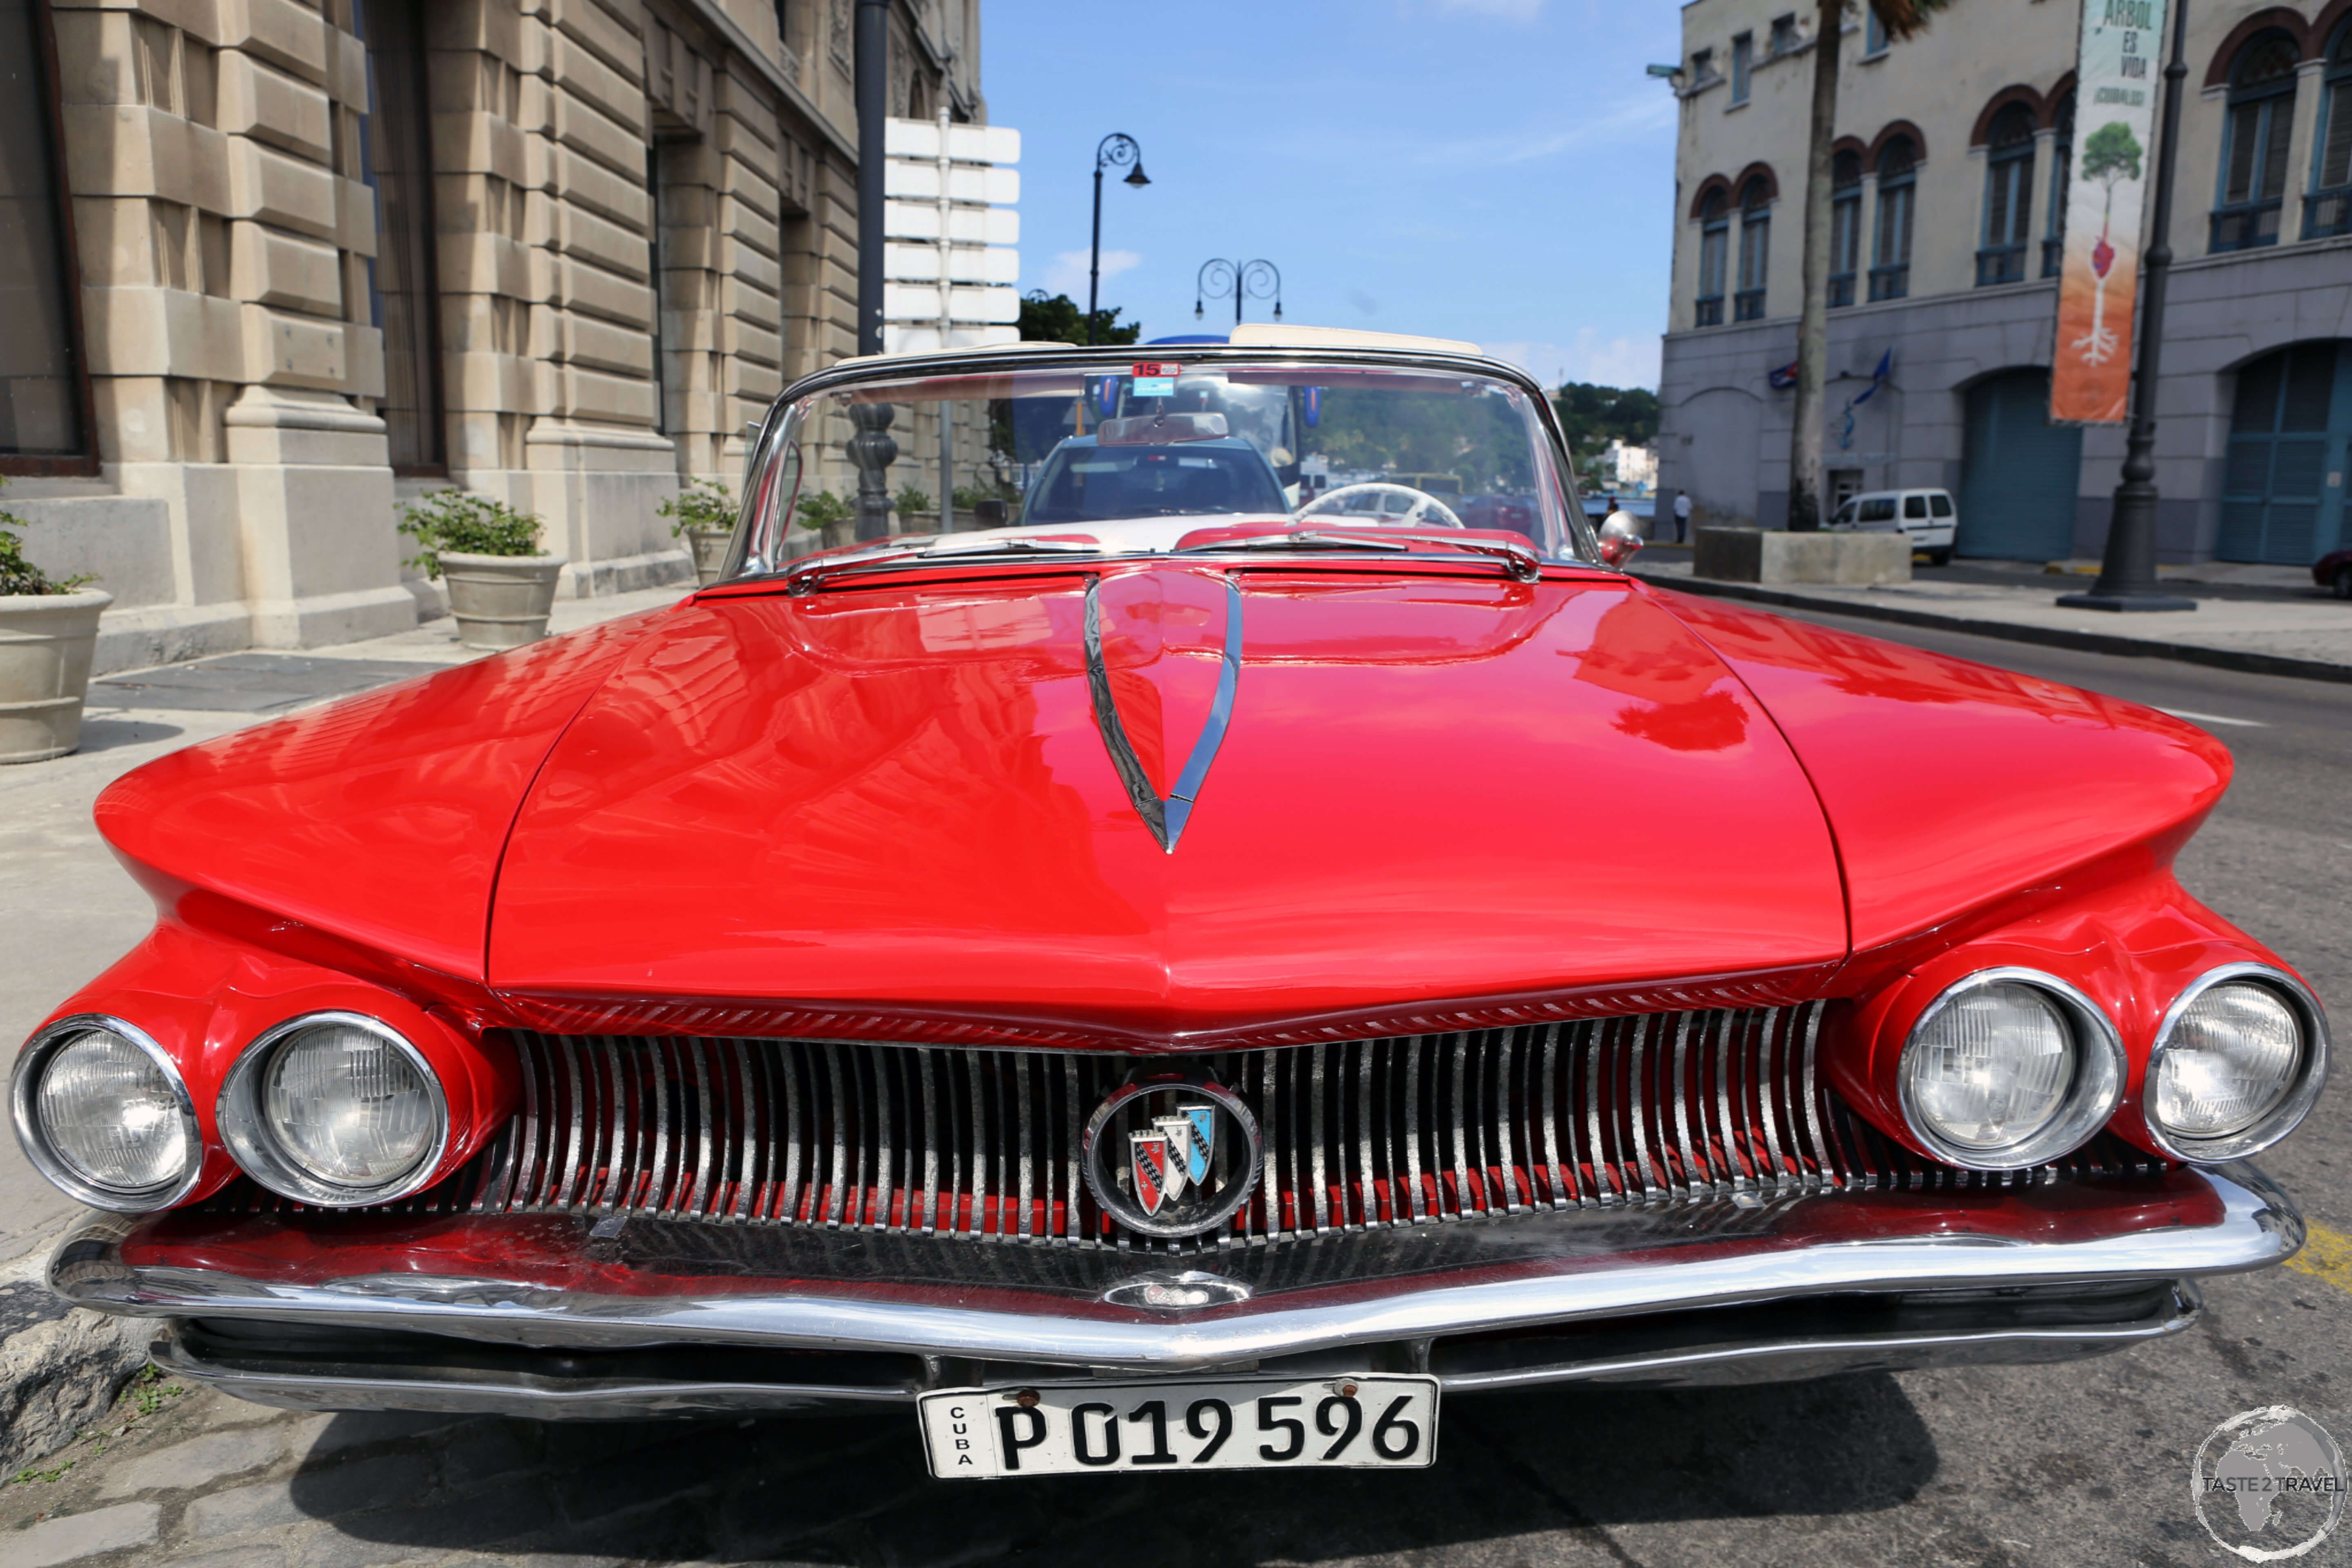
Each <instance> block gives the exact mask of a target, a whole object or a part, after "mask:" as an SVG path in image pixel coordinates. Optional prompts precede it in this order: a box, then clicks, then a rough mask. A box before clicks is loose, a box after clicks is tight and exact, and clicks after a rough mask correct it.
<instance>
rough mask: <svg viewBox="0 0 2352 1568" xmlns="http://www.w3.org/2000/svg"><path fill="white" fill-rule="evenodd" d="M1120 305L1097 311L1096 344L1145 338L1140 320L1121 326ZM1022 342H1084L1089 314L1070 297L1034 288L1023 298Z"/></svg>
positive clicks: (1126, 341) (1129, 341)
mask: <svg viewBox="0 0 2352 1568" xmlns="http://www.w3.org/2000/svg"><path fill="white" fill-rule="evenodd" d="M1118 318H1119V311H1118V307H1117V306H1113V307H1112V308H1110V309H1109V310H1097V311H1096V312H1095V342H1097V343H1131V342H1135V340H1136V339H1138V338H1139V337H1141V336H1142V335H1143V323H1142V322H1141V321H1129V322H1127V323H1125V324H1124V325H1122V324H1121V323H1120V321H1119V319H1118ZM1021 341H1022V342H1024V343H1038V342H1045V343H1083V342H1086V341H1087V313H1086V311H1084V310H1080V309H1079V308H1078V303H1077V301H1076V300H1073V299H1071V298H1070V297H1069V296H1068V295H1067V294H1048V293H1046V292H1045V290H1044V289H1031V290H1029V292H1027V293H1026V294H1024V295H1022V296H1021Z"/></svg>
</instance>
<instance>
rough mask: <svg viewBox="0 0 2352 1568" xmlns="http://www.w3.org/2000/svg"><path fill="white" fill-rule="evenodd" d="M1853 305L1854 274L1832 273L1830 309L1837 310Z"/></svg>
mask: <svg viewBox="0 0 2352 1568" xmlns="http://www.w3.org/2000/svg"><path fill="white" fill-rule="evenodd" d="M1851 304H1853V273H1851V272H1832V273H1831V274H1830V308H1831V309H1832V310H1835V309H1836V308H1837V307H1838V306H1840V305H1851Z"/></svg>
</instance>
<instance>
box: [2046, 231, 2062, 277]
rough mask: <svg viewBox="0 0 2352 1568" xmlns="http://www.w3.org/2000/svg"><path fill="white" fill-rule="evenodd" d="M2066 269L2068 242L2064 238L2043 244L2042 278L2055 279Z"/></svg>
mask: <svg viewBox="0 0 2352 1568" xmlns="http://www.w3.org/2000/svg"><path fill="white" fill-rule="evenodd" d="M2065 269H2066V241H2065V239H2064V238H2063V237H2054V238H2051V239H2045V240H2043V241H2042V276H2043V277H2044V278H2055V277H2057V276H2058V274H2060V273H2061V272H2063V271H2064V270H2065Z"/></svg>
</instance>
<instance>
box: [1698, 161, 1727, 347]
mask: <svg viewBox="0 0 2352 1568" xmlns="http://www.w3.org/2000/svg"><path fill="white" fill-rule="evenodd" d="M1728 206H1729V204H1728V203H1727V202H1726V201H1725V200H1724V199H1723V193H1722V192H1721V191H1709V192H1708V193H1707V194H1706V200H1705V201H1703V202H1701V203H1700V204H1699V209H1698V300H1697V301H1696V303H1697V305H1698V321H1697V324H1698V325H1699V326H1702V327H1719V326H1721V325H1723V271H1724V266H1725V263H1726V260H1727V253H1728V252H1729V250H1730V248H1731V217H1730V214H1729V213H1728V211H1727V207H1728Z"/></svg>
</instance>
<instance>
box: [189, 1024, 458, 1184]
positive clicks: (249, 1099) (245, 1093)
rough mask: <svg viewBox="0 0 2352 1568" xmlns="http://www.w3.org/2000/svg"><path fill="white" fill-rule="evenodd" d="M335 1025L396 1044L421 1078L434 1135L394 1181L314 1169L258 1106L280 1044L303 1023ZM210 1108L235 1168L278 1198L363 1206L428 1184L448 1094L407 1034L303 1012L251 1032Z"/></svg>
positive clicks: (440, 1146)
mask: <svg viewBox="0 0 2352 1568" xmlns="http://www.w3.org/2000/svg"><path fill="white" fill-rule="evenodd" d="M322 1026H343V1027H348V1028H355V1029H362V1030H365V1031H366V1032H367V1033H369V1034H371V1035H373V1036H375V1037H377V1038H379V1039H381V1040H383V1041H384V1042H386V1043H387V1044H389V1045H391V1046H392V1047H394V1048H395V1049H397V1050H398V1051H399V1052H400V1053H401V1054H402V1055H403V1056H404V1057H405V1058H407V1059H408V1064H409V1066H410V1067H412V1068H415V1070H416V1075H417V1077H418V1078H419V1079H422V1080H423V1081H424V1084H425V1094H426V1097H427V1099H428V1101H429V1103H430V1105H431V1108H432V1112H433V1139H432V1142H431V1143H430V1144H428V1145H427V1146H426V1148H425V1152H424V1153H423V1154H422V1155H421V1156H419V1157H418V1159H417V1161H416V1163H415V1164H414V1165H412V1166H410V1167H409V1168H408V1169H407V1170H405V1171H403V1172H402V1173H400V1174H399V1175H398V1176H396V1177H394V1178H393V1179H392V1180H391V1181H389V1182H383V1183H380V1184H377V1185H375V1186H372V1187H353V1186H346V1185H344V1184H341V1183H338V1182H329V1181H325V1180H323V1179H321V1178H320V1177H319V1176H317V1175H314V1174H312V1173H310V1171H309V1170H307V1169H305V1168H304V1167H303V1165H302V1164H301V1163H300V1162H299V1161H298V1160H296V1159H295V1158H294V1157H293V1155H292V1154H290V1153H289V1152H287V1151H286V1150H285V1149H283V1148H282V1147H280V1146H279V1144H278V1139H277V1137H276V1135H275V1134H274V1133H272V1132H271V1131H270V1130H269V1123H268V1117H267V1116H266V1115H264V1113H263V1110H262V1092H263V1089H264V1087H265V1085H266V1084H267V1083H268V1069H269V1066H270V1063H271V1062H272V1061H274V1060H275V1059H276V1058H277V1055H278V1050H279V1048H280V1047H283V1046H284V1045H285V1044H286V1043H287V1042H288V1041H289V1040H290V1039H292V1038H293V1037H295V1036H296V1035H298V1034H300V1033H302V1032H303V1031H305V1030H309V1029H315V1028H320V1027H322ZM214 1114H215V1121H217V1122H218V1123H219V1126H220V1135H221V1142H223V1143H225V1144H226V1145H227V1146H228V1152H229V1157H230V1158H231V1159H233V1160H235V1161H236V1163H237V1168H238V1169H240V1170H242V1171H243V1172H244V1173H246V1174H247V1175H248V1176H251V1177H252V1178H253V1179H254V1180H255V1181H257V1182H258V1183H260V1184H262V1185H263V1186H265V1187H268V1189H269V1190H270V1191H271V1192H273V1193H276V1194H278V1195H279V1196H280V1197H287V1198H292V1199H293V1200H294V1201H295V1202H297V1203H304V1204H316V1205H319V1206H320V1207H321V1208H361V1207H364V1206H366V1205H370V1204H383V1203H391V1202H393V1201H394V1200H395V1199H398V1198H404V1197H406V1196H408V1195H409V1194H411V1193H414V1192H416V1191H418V1190H419V1189H421V1188H423V1187H425V1186H426V1185H428V1184H431V1182H432V1180H433V1177H434V1173H436V1171H438V1170H439V1169H440V1166H441V1161H442V1157H443V1156H444V1155H446V1153H447V1152H448V1150H449V1097H448V1094H447V1092H446V1090H445V1089H443V1088H442V1087H441V1075H440V1074H439V1073H437V1072H436V1071H435V1070H434V1068H433V1064H432V1063H431V1062H430V1061H427V1060H426V1059H425V1053H424V1052H422V1051H420V1050H418V1049H417V1048H416V1046H415V1042H413V1041H411V1040H410V1039H409V1038H408V1037H406V1036H405V1035H403V1034H402V1033H401V1032H400V1031H399V1030H397V1029H395V1028H394V1027H393V1026H391V1025H389V1024H387V1023H385V1022H384V1021H383V1019H381V1018H373V1017H370V1016H367V1015H366V1014H364V1013H345V1012H320V1013H305V1014H302V1015H301V1016H299V1017H293V1018H289V1019H287V1020H286V1021H285V1022H284V1023H282V1024H278V1025H274V1026H271V1027H269V1028H267V1029H264V1030H263V1031H262V1032H261V1033H260V1034H258V1035H256V1036H255V1037H253V1041H252V1043H251V1044H250V1045H248V1046H247V1047H245V1049H244V1050H243V1051H242V1052H241V1053H239V1055H238V1056H237V1058H236V1065H235V1066H233V1067H231V1068H229V1070H228V1077H227V1078H226V1079H223V1080H222V1082H221V1091H220V1100H218V1102H217V1103H216V1104H215V1107H214Z"/></svg>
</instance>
